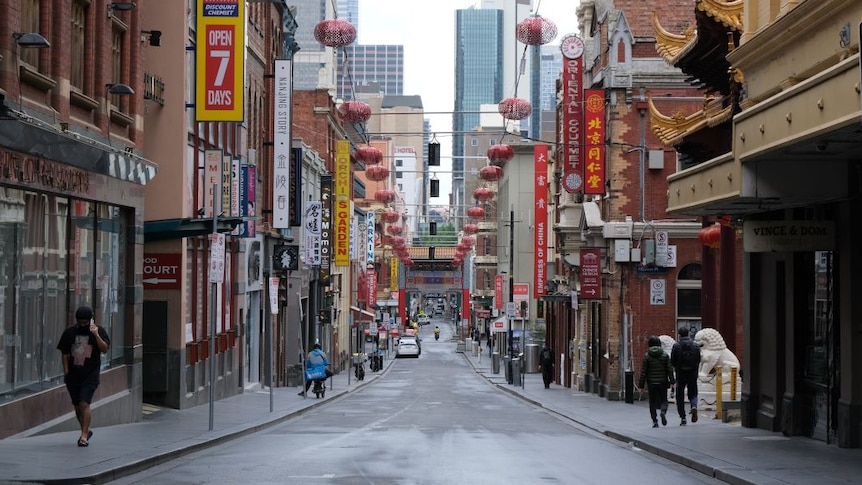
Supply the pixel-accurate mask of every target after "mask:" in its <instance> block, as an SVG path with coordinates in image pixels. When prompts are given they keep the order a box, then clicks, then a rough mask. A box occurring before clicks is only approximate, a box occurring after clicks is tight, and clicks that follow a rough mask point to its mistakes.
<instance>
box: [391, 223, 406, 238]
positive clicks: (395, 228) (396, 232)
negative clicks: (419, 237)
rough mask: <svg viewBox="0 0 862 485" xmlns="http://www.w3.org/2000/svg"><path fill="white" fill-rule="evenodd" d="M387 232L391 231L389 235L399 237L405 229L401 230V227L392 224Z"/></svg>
mask: <svg viewBox="0 0 862 485" xmlns="http://www.w3.org/2000/svg"><path fill="white" fill-rule="evenodd" d="M387 231H389V234H392V235H393V236H397V235H399V234H401V231H403V229H401V226H399V225H397V224H392V225H391V226H389V228H388V229H387Z"/></svg>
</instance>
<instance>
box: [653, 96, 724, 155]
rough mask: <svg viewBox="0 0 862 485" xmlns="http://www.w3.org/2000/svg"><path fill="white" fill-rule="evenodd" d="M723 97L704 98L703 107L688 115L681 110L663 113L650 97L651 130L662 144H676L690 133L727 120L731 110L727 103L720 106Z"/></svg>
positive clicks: (722, 102)
mask: <svg viewBox="0 0 862 485" xmlns="http://www.w3.org/2000/svg"><path fill="white" fill-rule="evenodd" d="M724 99H725V98H724V97H715V98H704V109H702V110H700V111H697V112H695V113H692V114H690V115H686V114H685V113H683V112H681V111H677V112H675V113H674V114H672V115H665V114H663V113H661V112H660V111H659V110H658V109H657V108H656V106H655V104H654V103H653V100H652V98H649V99H647V103H648V105H649V113H650V124H651V126H652V131H653V133H654V134H655V136H656V137H657V138H658V139H659V141H661V142H662V144H663V145H665V146H673V145H677V144H679V143H681V142H682V141H683V140H684V139H685V138H686V137H687V136H689V135H691V134H692V133H695V132H697V131H699V130H702V129H704V128H707V127H714V126H717V125H720V124H721V123H723V122H725V121H727V120H729V119H730V117H731V115H732V111H731V108H730V106H729V105H728V106H725V107H723V106H722V105H723V104H724Z"/></svg>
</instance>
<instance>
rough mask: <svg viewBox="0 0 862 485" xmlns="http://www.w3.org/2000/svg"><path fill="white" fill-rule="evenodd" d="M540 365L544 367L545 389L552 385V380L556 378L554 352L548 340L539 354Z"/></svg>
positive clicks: (543, 379)
mask: <svg viewBox="0 0 862 485" xmlns="http://www.w3.org/2000/svg"><path fill="white" fill-rule="evenodd" d="M539 367H541V368H542V381H543V382H544V383H545V389H549V388H550V387H551V382H552V381H553V380H554V352H553V351H551V347H550V346H549V345H548V342H545V345H543V346H542V352H541V353H540V354H539Z"/></svg>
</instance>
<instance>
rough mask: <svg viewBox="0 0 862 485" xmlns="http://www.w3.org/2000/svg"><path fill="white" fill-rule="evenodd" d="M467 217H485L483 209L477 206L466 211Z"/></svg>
mask: <svg viewBox="0 0 862 485" xmlns="http://www.w3.org/2000/svg"><path fill="white" fill-rule="evenodd" d="M467 215H468V216H470V217H475V218H479V217H485V209H483V208H481V207H479V206H475V207H471V208H469V209H467Z"/></svg>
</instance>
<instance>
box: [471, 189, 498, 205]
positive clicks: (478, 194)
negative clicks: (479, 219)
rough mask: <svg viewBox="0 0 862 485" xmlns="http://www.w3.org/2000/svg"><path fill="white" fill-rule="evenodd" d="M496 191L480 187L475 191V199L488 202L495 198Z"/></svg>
mask: <svg viewBox="0 0 862 485" xmlns="http://www.w3.org/2000/svg"><path fill="white" fill-rule="evenodd" d="M494 195H495V194H494V191H493V190H491V189H489V188H487V187H479V188H478V189H476V190H474V191H473V198H474V199H476V200H478V201H479V202H487V201H489V200H491V199H493V198H494Z"/></svg>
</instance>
